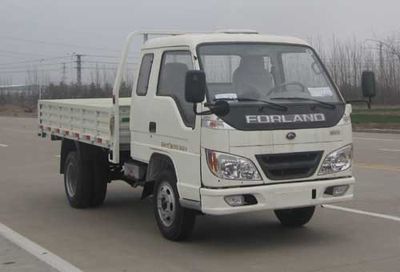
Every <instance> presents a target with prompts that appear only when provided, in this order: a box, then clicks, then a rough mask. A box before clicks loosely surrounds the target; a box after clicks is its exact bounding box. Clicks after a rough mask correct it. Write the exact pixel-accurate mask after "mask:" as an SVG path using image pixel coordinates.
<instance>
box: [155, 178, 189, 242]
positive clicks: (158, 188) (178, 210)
mask: <svg viewBox="0 0 400 272" xmlns="http://www.w3.org/2000/svg"><path fill="white" fill-rule="evenodd" d="M153 196H154V198H153V208H154V215H155V217H156V221H157V225H158V228H159V230H160V232H161V234H162V235H163V236H164V237H165V238H166V239H168V240H172V241H182V240H185V239H187V238H188V237H189V236H190V234H191V233H192V231H193V228H194V224H195V220H196V213H195V211H193V210H190V209H186V208H183V207H182V206H181V205H180V203H179V194H178V190H177V187H176V177H175V174H174V173H173V172H172V171H168V170H165V171H163V172H162V173H161V174H160V175H159V176H158V178H157V180H156V183H155V186H154V194H153ZM164 196H165V197H164ZM163 197H164V202H163V201H162V199H163ZM166 198H170V200H171V201H169V200H166ZM165 203H166V204H165ZM171 203H172V204H173V205H172V206H171ZM159 206H160V209H159ZM164 206H165V207H164ZM163 207H164V208H165V209H163ZM168 207H169V208H168ZM171 207H172V208H171ZM166 210H170V212H171V216H170V219H168V216H165V217H163V216H162V214H164V215H165V211H166Z"/></svg>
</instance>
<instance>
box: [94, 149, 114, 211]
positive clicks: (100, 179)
mask: <svg viewBox="0 0 400 272" xmlns="http://www.w3.org/2000/svg"><path fill="white" fill-rule="evenodd" d="M101 155H103V154H101ZM109 180H110V177H109V168H108V162H107V157H105V158H104V157H103V156H99V157H96V158H95V160H94V161H93V179H92V197H91V201H90V206H91V207H97V206H100V205H102V204H103V203H104V200H105V198H106V193H107V184H108V182H109Z"/></svg>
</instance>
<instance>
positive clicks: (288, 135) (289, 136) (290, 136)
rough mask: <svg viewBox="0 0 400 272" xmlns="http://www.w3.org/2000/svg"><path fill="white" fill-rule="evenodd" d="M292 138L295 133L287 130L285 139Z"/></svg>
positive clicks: (294, 136)
mask: <svg viewBox="0 0 400 272" xmlns="http://www.w3.org/2000/svg"><path fill="white" fill-rule="evenodd" d="M294 138H296V133H294V132H289V133H288V134H286V139H288V140H293V139H294Z"/></svg>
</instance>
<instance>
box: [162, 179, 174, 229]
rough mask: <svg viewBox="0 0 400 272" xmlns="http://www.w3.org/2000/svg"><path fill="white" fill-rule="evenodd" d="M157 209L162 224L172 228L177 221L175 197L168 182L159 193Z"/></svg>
mask: <svg viewBox="0 0 400 272" xmlns="http://www.w3.org/2000/svg"><path fill="white" fill-rule="evenodd" d="M157 209H158V214H159V217H160V219H161V222H162V224H163V225H164V226H166V227H170V226H171V225H172V223H173V222H174V220H175V212H176V205H175V197H174V191H173V189H172V187H171V185H169V184H168V183H167V182H163V183H162V184H161V186H160V187H159V189H158V193H157Z"/></svg>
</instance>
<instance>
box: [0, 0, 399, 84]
mask: <svg viewBox="0 0 400 272" xmlns="http://www.w3.org/2000/svg"><path fill="white" fill-rule="evenodd" d="M399 11H400V1H398V0H397V1H395V0H381V1H376V0H374V1H372V0H363V1H362V0H330V1H328V0H247V1H244V0H220V1H212V0H202V1H192V0H165V1H161V0H145V1H142V0H112V1H111V0H1V2H0V41H1V42H0V79H2V78H3V80H4V78H7V79H8V81H10V82H12V83H13V84H15V83H20V82H22V81H24V80H25V79H26V77H27V76H26V73H23V70H25V69H27V68H26V66H29V67H32V66H36V65H39V64H38V60H39V59H45V60H44V61H42V62H41V63H40V64H41V65H43V64H46V65H43V66H41V67H44V68H42V69H43V70H45V69H46V70H49V72H48V73H46V74H50V77H54V76H57V75H58V76H59V77H60V76H62V72H61V70H62V63H67V62H68V64H67V65H66V69H67V70H68V72H67V73H66V76H67V77H68V78H67V80H73V71H74V63H73V62H72V61H74V60H75V58H74V57H73V56H72V54H74V53H76V54H84V55H86V56H84V57H83V61H86V63H85V64H86V65H87V68H88V69H91V68H93V67H94V65H95V63H96V62H99V63H100V62H102V63H100V64H98V65H103V66H102V67H112V65H113V64H112V62H116V61H117V59H116V58H115V59H114V58H112V57H116V56H117V55H118V52H119V50H120V49H121V47H122V45H123V42H124V40H125V37H126V35H127V34H128V33H129V32H131V31H134V30H179V31H215V30H218V29H232V28H238V29H254V30H257V31H259V32H261V33H268V34H277V35H290V36H297V37H300V38H304V39H307V40H310V39H316V38H318V39H321V40H323V41H329V39H331V38H332V37H333V36H335V37H336V38H338V39H341V40H346V39H352V38H353V37H356V38H357V39H358V40H365V39H368V38H377V39H381V38H382V39H383V38H385V37H386V36H388V35H391V34H393V33H399V32H400V18H399ZM67 56H69V57H67ZM57 57H64V58H63V59H57ZM50 58H53V59H52V60H50ZM34 61H36V62H34ZM107 62H110V63H108V64H107ZM89 64H91V66H90V65H89ZM106 65H109V66H106ZM0 84H1V83H0Z"/></svg>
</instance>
